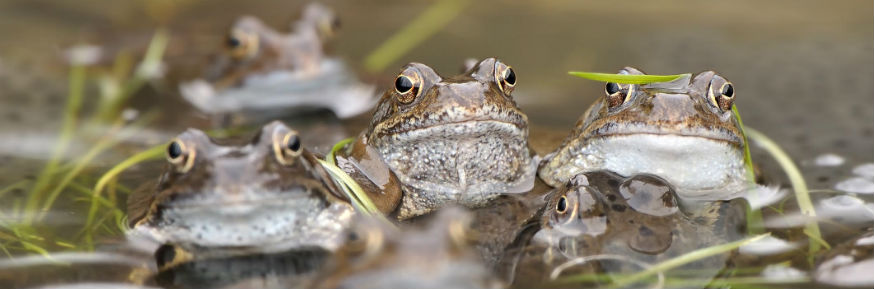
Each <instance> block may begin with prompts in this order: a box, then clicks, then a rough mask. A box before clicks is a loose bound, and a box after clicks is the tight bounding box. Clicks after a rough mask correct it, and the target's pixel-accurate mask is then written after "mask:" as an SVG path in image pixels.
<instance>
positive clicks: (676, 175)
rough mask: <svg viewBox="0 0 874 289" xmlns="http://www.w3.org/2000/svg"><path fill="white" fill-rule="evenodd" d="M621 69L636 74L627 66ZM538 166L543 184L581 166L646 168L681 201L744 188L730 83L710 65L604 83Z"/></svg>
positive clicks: (622, 170) (624, 171)
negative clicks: (641, 80)
mask: <svg viewBox="0 0 874 289" xmlns="http://www.w3.org/2000/svg"><path fill="white" fill-rule="evenodd" d="M620 73H621V74H633V75H642V74H643V73H642V72H640V71H639V70H637V69H634V68H630V67H629V68H625V69H623V70H622V71H621V72H620ZM606 91H607V96H606V97H604V98H602V99H601V100H599V101H597V102H595V104H593V105H592V106H591V107H590V108H589V109H588V110H587V111H586V113H585V114H583V116H582V117H581V118H580V119H579V121H577V124H576V127H575V128H574V130H573V131H572V132H571V134H570V136H568V137H567V138H566V139H565V141H564V143H563V144H562V145H561V147H559V149H558V150H556V151H555V152H553V153H552V154H550V155H547V157H546V158H545V160H544V161H543V162H542V166H541V168H540V171H539V175H540V177H541V178H542V179H543V180H544V181H545V182H547V183H548V184H550V185H551V186H561V185H563V184H564V183H565V182H566V181H567V180H569V179H570V178H571V177H573V176H574V175H576V174H578V173H581V172H588V171H596V170H610V171H614V172H617V173H619V174H621V175H624V176H629V175H633V174H638V173H650V174H655V175H658V176H660V177H663V178H665V179H667V180H668V181H669V182H670V183H671V184H673V185H674V186H675V187H676V188H677V190H678V192H679V194H680V196H681V197H683V198H684V199H689V200H694V199H697V200H725V199H731V198H733V197H736V196H738V195H739V194H740V193H742V192H743V191H744V189H745V188H747V186H749V182H750V180H748V172H747V169H746V167H745V166H744V158H743V146H744V137H743V134H742V133H741V129H740V127H739V125H738V123H737V120H736V118H735V116H734V114H733V113H732V111H731V106H732V103H733V101H734V98H735V95H734V87H733V86H732V84H731V83H730V82H728V80H726V79H725V78H722V77H721V76H719V75H717V74H716V73H714V72H712V71H707V72H702V73H699V74H697V75H695V76H694V77H692V78H691V81H690V80H689V78H682V79H679V80H676V81H673V82H669V83H656V84H649V85H625V84H622V85H619V84H615V83H608V84H607V88H606Z"/></svg>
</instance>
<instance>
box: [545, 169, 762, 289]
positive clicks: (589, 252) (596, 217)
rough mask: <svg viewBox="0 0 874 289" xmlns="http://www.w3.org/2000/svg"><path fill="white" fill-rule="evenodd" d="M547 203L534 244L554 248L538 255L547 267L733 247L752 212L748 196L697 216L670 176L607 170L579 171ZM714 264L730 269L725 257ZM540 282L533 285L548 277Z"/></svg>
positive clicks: (660, 257) (649, 259)
mask: <svg viewBox="0 0 874 289" xmlns="http://www.w3.org/2000/svg"><path fill="white" fill-rule="evenodd" d="M548 198H549V200H548V203H547V206H546V208H545V210H544V213H543V215H542V217H541V220H540V226H541V229H540V231H538V232H537V233H536V234H535V235H534V237H533V239H532V244H534V245H536V247H539V248H547V254H545V255H536V256H537V257H536V258H534V259H535V260H534V262H535V264H539V265H535V266H540V267H543V266H542V264H543V263H544V262H545V263H547V264H551V265H553V266H552V267H555V266H556V265H558V263H560V262H564V261H566V260H568V259H574V258H577V257H586V256H596V255H602V256H603V255H613V256H616V255H620V256H623V258H628V259H633V260H635V261H642V262H646V263H652V262H657V261H659V260H663V259H667V258H670V257H673V256H677V255H680V254H683V253H687V252H689V251H692V250H695V249H698V248H702V247H706V246H709V245H714V244H720V243H724V242H728V241H731V240H733V239H736V238H739V237H740V234H741V233H742V232H741V231H742V230H741V229H742V227H743V224H744V223H743V220H744V210H745V208H746V207H745V204H746V202H745V200H744V199H736V200H732V201H717V202H714V203H713V205H712V206H709V207H708V210H706V211H703V212H700V215H694V214H690V213H689V212H688V211H686V210H684V208H683V206H682V204H681V203H679V202H678V199H677V196H676V191H675V190H674V188H673V187H672V186H671V185H670V184H668V183H667V181H665V180H664V179H662V178H659V177H657V176H655V175H649V174H638V175H634V176H631V177H628V178H625V177H622V176H619V175H617V174H615V173H612V172H608V171H597V172H589V173H584V174H579V175H577V176H575V177H574V178H573V179H571V180H570V181H569V182H568V183H567V184H566V185H564V186H562V187H560V188H558V189H556V190H555V191H553V192H552V193H551V194H550V195H549V196H548ZM614 261H615V260H614ZM620 261H621V260H620ZM708 261H709V262H710V263H707V264H710V266H712V267H714V269H717V268H721V266H722V264H723V263H722V262H721V261H722V259H720V260H715V261H714V260H708ZM594 264H597V265H594ZM590 265H593V266H594V267H590V268H595V269H596V270H606V271H608V272H615V271H616V270H621V269H618V268H616V267H610V266H614V265H616V262H592V264H590ZM598 265H600V267H599V266H598ZM698 265H701V264H698ZM552 267H550V268H552ZM584 268H586V267H584ZM633 270H635V271H637V270H640V268H634V269H633ZM541 274H542V273H541ZM538 277H540V278H537V277H534V280H540V279H541V278H543V276H538Z"/></svg>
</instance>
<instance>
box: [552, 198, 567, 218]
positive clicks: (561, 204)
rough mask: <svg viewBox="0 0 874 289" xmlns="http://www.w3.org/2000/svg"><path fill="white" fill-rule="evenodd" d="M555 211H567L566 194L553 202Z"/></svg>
mask: <svg viewBox="0 0 874 289" xmlns="http://www.w3.org/2000/svg"><path fill="white" fill-rule="evenodd" d="M555 211H556V212H558V213H559V214H564V213H566V212H567V196H561V198H559V199H558V202H556V204H555Z"/></svg>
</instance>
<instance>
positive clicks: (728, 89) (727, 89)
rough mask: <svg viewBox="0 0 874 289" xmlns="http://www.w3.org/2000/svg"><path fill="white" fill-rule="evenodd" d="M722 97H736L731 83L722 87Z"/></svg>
mask: <svg viewBox="0 0 874 289" xmlns="http://www.w3.org/2000/svg"><path fill="white" fill-rule="evenodd" d="M722 95H725V96H727V97H732V96H734V87H733V86H732V85H731V84H730V83H729V84H726V85H723V86H722Z"/></svg>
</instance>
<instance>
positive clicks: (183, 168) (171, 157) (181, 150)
mask: <svg viewBox="0 0 874 289" xmlns="http://www.w3.org/2000/svg"><path fill="white" fill-rule="evenodd" d="M196 153H197V151H195V150H193V149H191V148H188V147H187V146H186V145H185V143H184V142H182V141H180V140H178V139H176V140H173V141H172V142H170V144H169V145H167V152H166V155H167V161H168V162H170V164H172V165H174V166H176V170H177V171H178V172H180V173H185V172H188V171H189V170H191V167H192V166H194V157H195V155H196Z"/></svg>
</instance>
